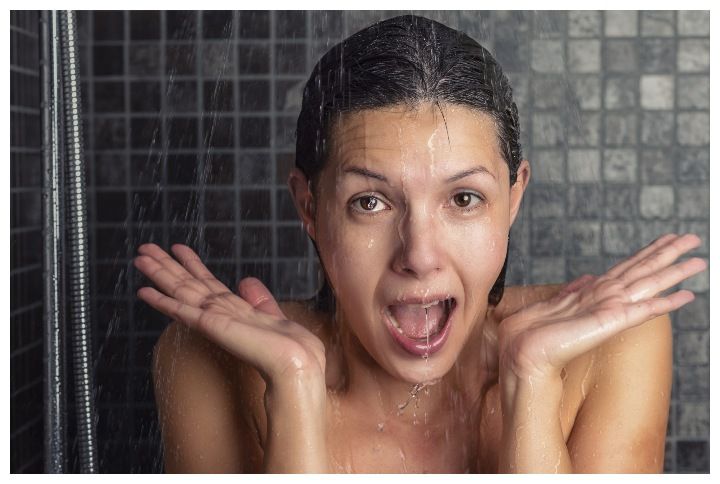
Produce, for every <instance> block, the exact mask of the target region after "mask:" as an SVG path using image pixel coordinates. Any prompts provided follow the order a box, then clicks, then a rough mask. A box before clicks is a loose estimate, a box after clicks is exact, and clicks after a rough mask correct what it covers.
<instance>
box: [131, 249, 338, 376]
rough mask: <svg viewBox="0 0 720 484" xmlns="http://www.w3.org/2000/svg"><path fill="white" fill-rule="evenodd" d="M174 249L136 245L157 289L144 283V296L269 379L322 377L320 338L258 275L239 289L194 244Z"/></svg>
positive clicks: (137, 263) (144, 270) (142, 267)
mask: <svg viewBox="0 0 720 484" xmlns="http://www.w3.org/2000/svg"><path fill="white" fill-rule="evenodd" d="M171 250H172V252H173V254H174V255H175V257H176V258H177V261H176V260H175V259H173V258H172V257H171V256H170V255H169V254H168V253H167V252H165V251H164V250H162V249H161V248H160V247H159V246H157V245H155V244H143V245H141V246H140V247H139V248H138V253H139V254H140V255H138V257H136V258H135V261H134V263H135V267H136V268H137V269H138V270H139V271H140V272H142V273H143V274H145V275H146V276H147V277H148V278H149V279H150V280H151V281H152V282H153V283H154V284H155V285H156V286H157V288H158V289H159V290H158V289H154V288H152V287H142V288H140V289H139V290H138V292H137V295H138V297H139V298H140V299H142V300H143V301H145V302H146V303H148V304H149V305H150V306H152V307H153V308H155V309H157V310H158V311H160V312H161V313H163V314H165V315H167V316H169V317H171V318H173V319H175V320H177V321H180V322H182V323H183V324H185V325H187V326H188V327H190V328H192V329H195V330H197V331H199V332H201V333H202V334H203V335H205V336H206V337H207V338H208V339H210V340H211V341H213V342H215V343H216V344H218V345H220V346H222V347H223V348H225V349H226V350H227V351H229V352H230V353H232V354H233V355H235V356H236V357H238V358H239V359H241V360H243V361H245V362H247V363H248V364H250V365H252V366H253V367H255V368H256V369H257V370H258V372H260V374H261V375H262V377H263V379H265V382H266V383H267V384H271V383H273V384H276V383H279V382H281V381H284V380H290V379H296V378H298V377H300V376H301V377H303V378H305V377H307V378H314V379H317V380H319V381H323V382H324V378H325V347H324V345H323V343H322V341H320V339H319V338H318V337H317V336H315V335H314V334H312V333H311V332H310V331H309V330H307V329H306V328H304V327H303V326H302V325H300V324H298V323H296V322H294V321H290V320H288V319H287V317H286V316H285V315H284V314H283V312H282V311H281V310H280V307H279V306H278V304H277V302H276V301H275V298H274V297H273V296H272V294H271V293H270V291H268V289H267V288H266V287H265V285H264V284H263V283H262V282H260V280H258V279H255V278H253V277H247V278H245V279H243V280H242V281H240V284H239V295H236V294H234V293H233V292H232V291H230V290H229V289H228V288H227V287H226V286H225V285H224V284H222V283H221V282H220V281H218V280H217V279H216V278H215V276H213V275H212V273H211V272H210V271H209V270H208V269H207V267H205V265H204V264H203V263H202V262H201V261H200V258H199V257H198V255H197V254H196V253H195V252H194V251H193V250H192V249H190V248H189V247H187V246H185V245H181V244H175V245H173V246H172V248H171ZM178 261H179V262H180V263H178Z"/></svg>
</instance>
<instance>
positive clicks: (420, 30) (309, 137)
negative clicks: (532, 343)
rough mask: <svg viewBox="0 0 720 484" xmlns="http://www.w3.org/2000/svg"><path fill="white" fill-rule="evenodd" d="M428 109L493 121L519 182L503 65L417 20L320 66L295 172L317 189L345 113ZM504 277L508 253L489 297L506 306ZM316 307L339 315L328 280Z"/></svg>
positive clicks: (305, 109) (391, 22)
mask: <svg viewBox="0 0 720 484" xmlns="http://www.w3.org/2000/svg"><path fill="white" fill-rule="evenodd" d="M424 102H431V103H434V104H436V105H437V106H438V107H440V109H441V112H442V104H457V105H462V106H466V107H469V108H472V109H476V110H478V111H482V112H484V113H487V114H489V115H490V116H491V117H492V118H493V120H494V121H495V125H496V128H497V135H498V141H499V144H500V150H501V153H502V156H503V158H504V159H505V161H506V162H507V164H508V167H509V170H510V185H513V184H514V183H515V181H516V179H517V170H518V167H519V165H520V161H521V160H522V155H521V148H520V140H519V138H520V128H519V122H518V110H517V106H516V105H515V103H514V102H513V98H512V88H511V87H510V83H509V82H508V79H507V77H506V76H505V74H503V71H502V69H501V67H500V65H499V64H498V63H497V61H496V60H495V59H494V58H493V56H492V55H491V54H490V52H488V51H487V50H486V49H485V48H484V47H482V46H481V45H480V44H478V43H477V42H476V41H474V40H473V39H471V38H470V37H468V36H467V35H465V34H464V33H462V32H459V31H457V30H455V29H452V28H450V27H448V26H446V25H443V24H441V23H440V22H436V21H434V20H430V19H427V18H424V17H419V16H416V15H403V16H400V17H394V18H391V19H388V20H384V21H381V22H378V23H375V24H373V25H371V26H369V27H367V28H365V29H363V30H360V31H359V32H356V33H355V34H353V35H351V36H350V37H348V38H347V39H345V40H343V41H342V42H340V43H339V44H336V45H335V46H334V47H332V48H331V49H330V50H329V51H328V52H327V53H326V54H325V55H324V56H323V57H322V58H321V59H320V60H319V61H318V63H317V64H316V65H315V68H314V69H313V71H312V74H311V75H310V78H309V79H308V81H307V84H306V85H305V90H304V91H303V101H302V109H301V111H300V115H299V117H298V121H297V132H296V136H297V143H296V158H295V165H296V166H297V167H298V169H300V170H301V171H302V172H303V173H304V174H305V176H306V177H307V178H308V180H310V181H311V186H312V187H316V186H317V180H318V177H319V175H320V172H321V171H322V168H323V167H324V166H325V161H326V158H327V155H328V152H329V148H330V142H331V140H330V133H331V129H332V127H333V124H334V123H335V122H336V121H337V119H338V117H339V116H340V115H341V114H349V113H354V112H358V111H362V110H369V109H378V108H384V107H390V106H402V105H406V106H410V107H412V106H417V105H419V104H421V103H424ZM314 243H315V242H314V241H313V244H314ZM315 250H316V252H317V246H315ZM318 257H320V256H319V253H318ZM320 260H321V264H322V259H320ZM506 271H507V254H506V256H505V263H504V264H503V267H502V270H501V271H500V276H499V277H498V279H497V281H496V282H495V284H494V285H493V287H492V289H491V290H490V294H489V296H488V302H489V303H490V304H491V305H497V304H498V303H499V302H500V300H501V299H502V296H503V291H504V287H505V273H506ZM314 301H315V306H316V307H317V308H318V309H320V310H323V311H332V310H333V309H334V306H335V301H334V294H333V292H332V289H331V288H330V286H329V282H328V280H327V277H324V278H323V283H322V287H321V288H320V290H319V292H318V293H317V295H316V296H315V298H314Z"/></svg>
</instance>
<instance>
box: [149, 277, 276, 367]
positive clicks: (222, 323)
mask: <svg viewBox="0 0 720 484" xmlns="http://www.w3.org/2000/svg"><path fill="white" fill-rule="evenodd" d="M137 295H138V297H139V298H140V299H142V300H143V301H145V302H146V303H148V304H149V305H150V306H152V307H153V308H155V309H157V310H158V311H160V312H161V313H163V314H165V315H167V316H169V317H170V318H172V319H174V320H177V321H180V322H181V323H183V324H185V325H186V326H188V327H189V328H191V329H194V330H197V331H200V332H201V333H203V334H204V335H205V336H207V337H208V339H210V340H211V341H213V342H215V343H216V344H218V345H220V346H222V347H223V348H225V349H226V350H228V351H229V352H230V353H232V354H234V355H236V356H237V357H238V358H240V359H242V360H243V361H247V362H248V363H250V364H251V365H252V366H254V367H256V368H258V369H259V370H261V371H264V372H265V373H269V372H270V370H271V368H272V365H273V364H275V363H276V361H275V360H276V358H275V357H274V356H273V355H272V354H271V353H270V352H268V348H273V347H276V346H277V343H278V341H279V340H278V338H276V337H274V334H275V333H274V332H273V331H268V330H267V325H263V324H260V325H252V324H246V323H245V322H243V321H238V320H234V319H230V318H228V317H226V316H224V315H219V314H213V313H210V312H208V311H205V310H202V309H200V308H196V307H193V306H189V305H187V304H184V303H182V302H181V301H178V300H176V299H173V298H170V297H168V296H166V295H165V294H163V293H161V292H160V291H158V290H156V289H154V288H152V287H143V288H141V289H140V290H138V292H137ZM266 317H269V316H266ZM282 338H284V337H282Z"/></svg>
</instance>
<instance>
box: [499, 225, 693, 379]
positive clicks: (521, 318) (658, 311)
mask: <svg viewBox="0 0 720 484" xmlns="http://www.w3.org/2000/svg"><path fill="white" fill-rule="evenodd" d="M700 242H701V241H700V239H699V238H698V237H697V236H696V235H693V234H687V235H681V236H678V235H674V234H668V235H664V236H662V237H660V238H659V239H657V240H656V241H654V242H653V243H651V244H650V245H648V246H647V247H645V248H643V249H642V250H640V251H639V252H638V253H636V254H635V255H633V256H632V257H630V258H628V259H626V260H624V261H622V262H620V263H619V264H617V265H616V266H614V267H613V268H611V269H610V270H609V271H608V272H607V273H606V274H604V275H602V276H599V277H596V276H589V275H585V276H582V277H580V278H579V279H576V280H575V281H573V282H571V283H569V284H568V285H567V286H565V287H564V288H563V289H562V290H561V291H560V293H558V294H557V295H556V296H555V297H553V298H552V299H550V300H548V301H542V302H539V303H536V304H533V305H531V306H528V307H527V308H525V309H522V310H520V311H519V312H516V313H514V314H512V315H510V316H509V317H507V318H505V319H504V320H503V321H502V323H501V324H500V327H499V331H498V340H499V350H500V368H501V374H505V375H506V376H507V377H510V378H519V379H523V378H527V377H532V378H540V379H555V378H557V377H558V376H559V375H560V372H561V370H562V368H563V367H564V366H565V365H566V364H567V363H569V362H570V361H571V360H573V359H574V358H576V357H578V356H580V355H582V354H583V353H586V352H588V351H589V350H591V349H593V348H595V347H597V346H599V345H600V344H602V343H603V342H604V341H606V340H608V339H609V338H611V337H613V336H615V335H617V334H618V333H620V332H622V331H624V330H626V329H628V328H631V327H633V326H637V325H640V324H642V323H644V322H645V321H648V320H650V319H653V318H655V317H657V316H660V315H662V314H665V313H668V312H670V311H674V310H676V309H678V308H679V307H681V306H683V305H685V304H687V303H689V302H690V301H692V300H693V299H694V295H693V293H692V292H690V291H688V290H680V291H677V292H673V293H671V294H669V295H666V296H660V295H659V294H660V293H661V292H662V291H665V290H667V289H669V288H671V287H673V286H675V285H676V284H679V283H680V282H682V281H684V280H685V279H688V278H689V277H691V276H693V275H695V274H697V273H699V272H702V271H703V270H705V268H706V266H707V264H706V262H705V261H704V260H703V259H700V258H697V257H695V258H691V259H688V260H685V261H682V262H675V261H676V260H677V259H678V258H679V257H680V256H681V255H683V254H685V253H687V252H688V251H690V250H692V249H694V248H696V247H698V246H699V245H700Z"/></svg>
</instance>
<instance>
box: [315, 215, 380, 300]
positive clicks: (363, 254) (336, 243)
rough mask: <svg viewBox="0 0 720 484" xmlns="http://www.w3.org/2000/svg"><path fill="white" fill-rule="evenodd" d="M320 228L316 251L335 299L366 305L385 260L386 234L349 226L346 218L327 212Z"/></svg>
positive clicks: (369, 228)
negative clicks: (320, 255) (361, 300)
mask: <svg viewBox="0 0 720 484" xmlns="http://www.w3.org/2000/svg"><path fill="white" fill-rule="evenodd" d="M323 220H325V221H327V222H326V223H325V224H324V225H323V226H320V227H319V229H320V230H319V237H318V248H319V250H320V253H321V254H322V258H323V263H324V264H325V269H326V271H327V273H328V277H329V278H330V280H331V281H332V283H333V287H334V288H335V292H336V296H337V297H338V298H340V299H344V300H348V301H349V300H353V301H358V302H360V299H363V302H367V299H368V298H371V297H372V288H374V287H376V286H377V282H378V280H379V279H380V277H381V274H382V271H383V270H384V269H385V266H384V261H386V260H387V257H386V256H387V254H385V250H386V247H387V243H386V240H385V238H386V237H387V233H386V232H387V231H384V230H381V229H380V228H379V227H374V226H371V225H358V224H357V223H351V222H350V221H349V220H348V219H347V216H344V215H343V214H340V213H337V212H336V211H331V212H328V213H327V214H326V216H325V218H323Z"/></svg>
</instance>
